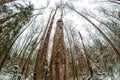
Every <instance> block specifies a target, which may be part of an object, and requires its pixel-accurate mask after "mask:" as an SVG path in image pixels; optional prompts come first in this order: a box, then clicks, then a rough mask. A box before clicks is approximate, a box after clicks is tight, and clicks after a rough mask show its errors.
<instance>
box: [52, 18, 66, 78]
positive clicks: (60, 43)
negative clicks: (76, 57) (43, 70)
mask: <svg viewBox="0 0 120 80" xmlns="http://www.w3.org/2000/svg"><path fill="white" fill-rule="evenodd" d="M50 70H51V72H50V77H51V80H68V65H67V56H66V47H65V43H64V34H63V21H62V19H59V20H58V21H57V27H56V32H55V36H54V41H53V49H52V57H51V63H50Z"/></svg>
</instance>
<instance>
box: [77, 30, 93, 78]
mask: <svg viewBox="0 0 120 80" xmlns="http://www.w3.org/2000/svg"><path fill="white" fill-rule="evenodd" d="M78 33H79V36H80V39H81V41H82V45H83V49H84V53H85V57H86V61H87V66H88V69H89V73H90V77H89V79H88V80H90V79H91V78H92V77H93V71H92V67H91V66H90V60H89V57H88V54H87V50H86V48H85V45H84V42H83V38H82V35H81V33H80V32H78Z"/></svg>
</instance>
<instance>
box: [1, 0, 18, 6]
mask: <svg viewBox="0 0 120 80" xmlns="http://www.w3.org/2000/svg"><path fill="white" fill-rule="evenodd" d="M12 1H16V0H2V1H0V5H2V4H5V3H9V2H12Z"/></svg>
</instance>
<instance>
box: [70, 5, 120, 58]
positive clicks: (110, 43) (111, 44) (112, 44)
mask: <svg viewBox="0 0 120 80" xmlns="http://www.w3.org/2000/svg"><path fill="white" fill-rule="evenodd" d="M69 8H71V9H72V10H73V11H75V12H76V13H77V14H79V15H80V16H82V17H83V18H85V19H86V20H87V21H88V22H90V23H91V24H92V25H93V27H95V28H96V29H97V30H98V31H99V32H100V33H101V34H102V36H103V37H104V39H105V40H106V41H107V42H108V43H109V45H110V46H111V47H112V49H113V50H114V52H115V53H116V54H117V55H118V57H119V59H120V52H119V50H118V49H117V48H116V47H115V45H114V43H113V42H112V41H111V40H110V39H109V38H108V37H107V36H106V35H105V34H104V32H103V31H102V30H101V29H99V28H98V27H97V26H96V25H95V24H94V23H93V22H92V21H91V20H90V19H88V18H87V17H86V16H84V15H82V14H81V13H79V12H78V11H77V10H75V9H74V8H72V7H70V6H69Z"/></svg>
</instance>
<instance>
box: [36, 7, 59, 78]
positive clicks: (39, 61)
mask: <svg viewBox="0 0 120 80" xmlns="http://www.w3.org/2000/svg"><path fill="white" fill-rule="evenodd" d="M56 12H57V8H56V10H55V13H54V15H53V16H52V19H51V22H50V18H51V14H52V12H51V14H50V17H49V20H48V23H47V26H46V28H47V29H48V30H45V32H44V34H43V36H42V42H41V44H40V49H39V51H38V54H37V58H36V63H35V69H34V80H44V76H45V75H44V73H45V61H46V55H47V50H48V43H49V38H50V33H51V30H52V26H53V21H54V17H55V15H56ZM49 23H50V24H49Z"/></svg>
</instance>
